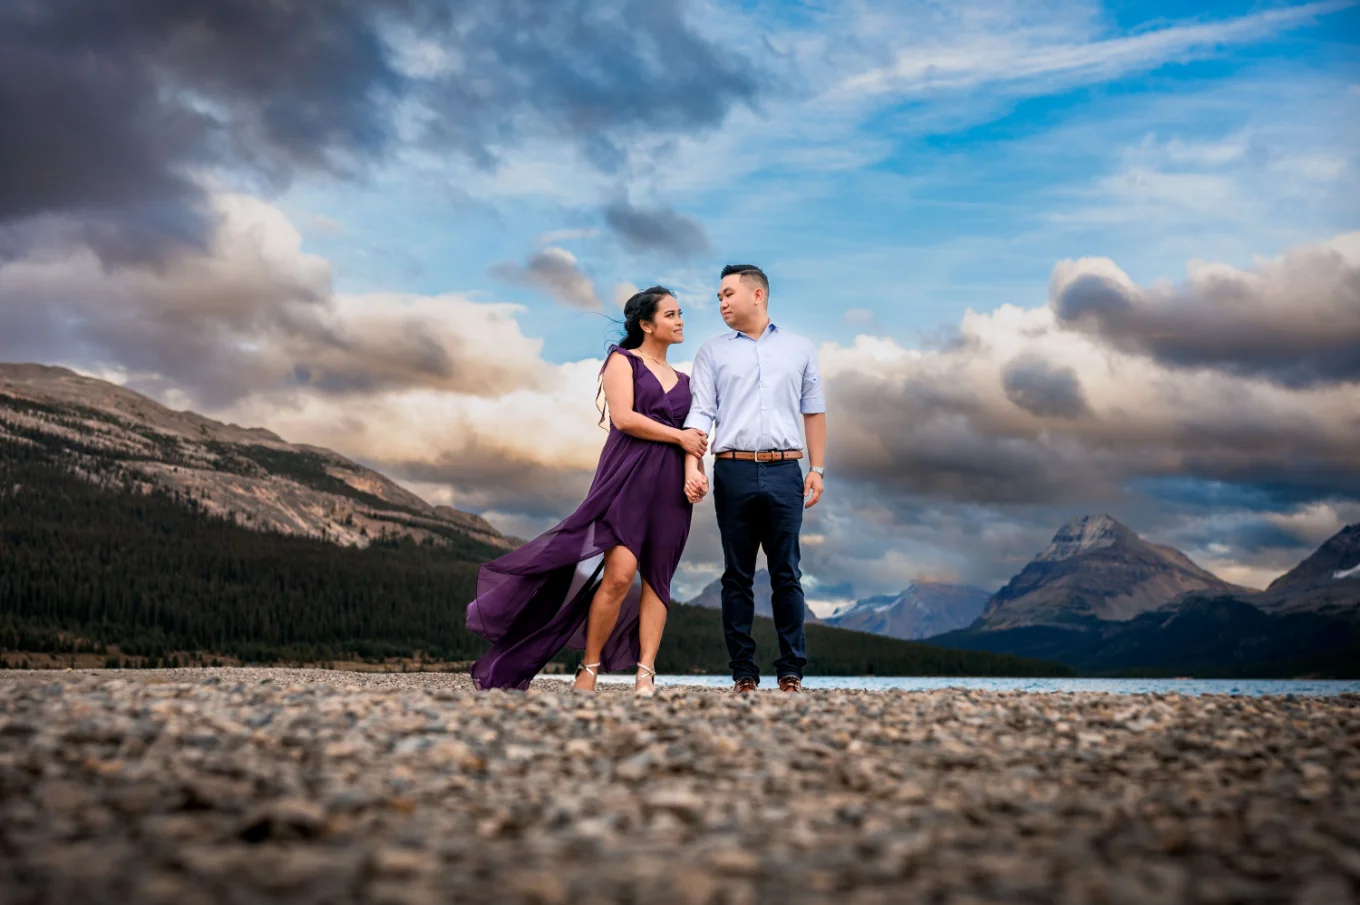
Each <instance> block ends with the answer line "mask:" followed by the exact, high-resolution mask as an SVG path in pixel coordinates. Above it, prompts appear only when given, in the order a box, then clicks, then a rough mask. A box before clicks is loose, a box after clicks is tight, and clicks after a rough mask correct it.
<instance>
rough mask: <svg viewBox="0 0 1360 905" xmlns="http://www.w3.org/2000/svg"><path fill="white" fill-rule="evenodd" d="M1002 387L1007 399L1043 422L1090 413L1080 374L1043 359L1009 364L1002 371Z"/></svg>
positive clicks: (1020, 360)
mask: <svg viewBox="0 0 1360 905" xmlns="http://www.w3.org/2000/svg"><path fill="white" fill-rule="evenodd" d="M1001 385H1002V388H1003V389H1004V390H1005V391H1006V398H1007V399H1009V400H1010V401H1011V402H1014V403H1015V404H1016V405H1018V406H1020V407H1021V408H1022V409H1024V410H1025V411H1027V412H1029V413H1030V414H1031V415H1038V416H1039V417H1041V418H1042V417H1045V416H1047V415H1055V416H1057V417H1059V418H1079V417H1081V416H1082V415H1085V414H1086V413H1087V412H1088V411H1089V409H1088V408H1087V405H1086V397H1085V396H1084V395H1083V394H1082V391H1081V379H1080V378H1079V377H1077V372H1076V371H1073V370H1072V369H1071V368H1060V367H1054V366H1053V365H1052V364H1050V363H1049V362H1047V361H1045V360H1044V359H1042V358H1036V357H1034V356H1021V357H1020V358H1017V359H1015V360H1014V361H1012V362H1010V363H1009V364H1007V365H1006V366H1005V367H1004V368H1003V369H1002V371H1001Z"/></svg>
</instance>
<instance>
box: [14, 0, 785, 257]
mask: <svg viewBox="0 0 1360 905" xmlns="http://www.w3.org/2000/svg"><path fill="white" fill-rule="evenodd" d="M687 6H688V4H687V3H684V2H682V0H614V2H607V3H598V2H589V0H563V2H559V3H553V4H550V5H547V6H545V5H544V4H541V3H536V2H531V0H454V2H442V0H367V2H364V0H354V2H352V0H316V2H311V3H276V2H271V0H220V2H215V3H210V4H201V3H200V4H194V3H190V4H185V3H177V2H173V0H130V2H125V3H117V4H108V3H103V2H98V0H17V2H11V3H6V4H4V5H3V6H0V110H4V111H5V125H4V129H3V130H0V256H10V257H13V256H15V255H18V254H22V253H23V250H24V249H25V248H29V247H33V246H34V245H37V244H41V243H43V242H44V241H63V242H76V243H77V244H81V245H84V246H86V247H89V248H91V249H93V250H94V251H96V252H97V253H98V254H99V255H100V256H101V257H103V258H105V259H106V260H113V261H123V260H148V259H161V258H163V257H164V256H165V255H167V254H172V253H174V249H176V248H179V247H182V246H191V247H198V248H203V247H206V245H207V243H208V242H209V241H210V240H211V237H212V234H213V224H212V215H213V209H212V206H211V204H210V202H209V198H208V196H207V194H206V192H205V190H204V188H203V178H202V177H203V174H204V173H206V172H209V171H213V170H223V171H226V172H228V173H230V174H233V178H241V177H243V176H244V177H245V178H247V179H251V180H254V181H258V182H261V183H264V184H268V185H272V186H279V185H282V184H284V183H285V182H287V181H288V180H289V179H290V178H291V177H292V176H293V175H294V174H296V173H298V172H300V171H321V172H327V173H336V174H354V173H357V172H360V171H362V170H363V168H364V167H365V165H366V164H367V163H369V162H371V161H373V160H375V159H378V158H379V157H381V156H382V155H383V154H384V152H386V151H387V150H388V149H389V148H390V147H391V145H392V143H393V142H394V140H396V138H397V136H398V134H399V133H400V134H401V135H402V136H403V137H404V139H405V140H408V141H412V142H418V143H428V144H430V145H431V146H433V147H436V148H440V149H446V148H447V149H453V150H455V151H457V152H460V153H462V154H464V155H466V156H467V157H469V158H471V159H473V160H475V161H476V162H478V163H479V164H480V165H481V166H483V167H490V166H493V165H494V164H495V163H496V161H497V159H498V156H499V154H500V152H501V150H503V149H505V148H508V147H512V146H514V145H515V144H516V143H517V142H520V141H524V140H529V139H551V140H555V141H558V142H568V143H570V144H571V145H572V146H573V147H575V148H578V149H580V150H582V151H583V152H584V153H585V155H586V157H587V159H589V160H591V161H593V162H594V163H595V164H596V165H597V166H599V167H604V168H613V167H615V166H617V165H618V164H619V162H620V161H621V154H620V152H619V150H618V148H619V143H620V141H622V140H624V139H627V138H630V137H631V133H632V132H633V131H634V130H645V131H646V132H648V133H649V134H652V135H664V134H667V133H680V132H683V133H687V134H688V133H693V132H694V131H696V130H702V129H704V128H706V127H711V126H713V125H715V124H717V123H718V122H720V121H721V120H722V119H723V117H724V116H725V115H726V113H727V111H728V110H729V109H731V107H732V106H733V105H735V104H739V103H744V102H749V101H751V100H752V99H754V98H755V97H756V95H757V92H758V89H759V85H758V82H757V79H756V76H755V75H754V69H753V67H752V65H751V64H750V63H749V62H748V61H747V60H745V59H743V58H742V56H741V55H740V54H737V53H734V52H733V51H732V50H731V49H730V48H727V47H723V48H719V47H718V46H717V45H715V44H714V43H712V42H711V41H709V40H708V39H707V38H705V37H703V36H701V35H700V34H699V33H698V32H697V31H696V29H695V27H694V26H693V25H692V23H691V22H690V21H689V20H688V19H687V18H686V8H687Z"/></svg>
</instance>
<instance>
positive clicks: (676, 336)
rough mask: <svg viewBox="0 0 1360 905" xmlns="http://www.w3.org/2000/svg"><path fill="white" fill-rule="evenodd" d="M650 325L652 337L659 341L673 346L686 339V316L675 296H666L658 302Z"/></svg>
mask: <svg viewBox="0 0 1360 905" xmlns="http://www.w3.org/2000/svg"><path fill="white" fill-rule="evenodd" d="M650 327H651V331H650V332H651V334H652V338H653V339H655V340H656V341H657V342H661V343H665V344H666V345H668V346H673V345H675V344H676V343H682V342H684V341H685V318H684V316H683V314H682V313H681V311H680V303H679V302H678V301H676V300H675V297H674V296H670V295H668V296H665V297H664V298H662V299H661V301H659V302H657V303H656V312H655V313H654V314H652V320H651V323H650Z"/></svg>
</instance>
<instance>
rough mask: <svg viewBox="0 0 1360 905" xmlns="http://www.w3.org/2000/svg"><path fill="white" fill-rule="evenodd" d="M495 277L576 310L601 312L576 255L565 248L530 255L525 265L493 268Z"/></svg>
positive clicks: (588, 279)
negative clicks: (537, 290) (529, 287)
mask: <svg viewBox="0 0 1360 905" xmlns="http://www.w3.org/2000/svg"><path fill="white" fill-rule="evenodd" d="M491 275H492V276H495V277H498V278H500V279H502V280H505V281H506V282H510V283H515V284H518V285H520V286H533V287H534V288H536V289H541V290H543V291H544V292H546V293H547V294H548V295H549V296H551V297H552V298H554V299H556V300H557V301H559V302H561V303H562V304H564V305H569V306H571V307H573V308H581V309H583V310H585V311H600V310H603V308H604V306H603V305H602V304H600V297H599V296H598V295H597V294H596V293H595V284H594V283H593V282H591V279H590V277H588V276H587V275H586V274H585V272H584V271H582V270H581V268H580V265H578V264H577V263H576V256H575V255H573V254H572V253H571V252H569V251H567V250H566V249H565V248H557V247H556V246H549V247H548V248H545V249H543V250H542V251H536V252H534V253H533V254H531V255H529V257H528V259H527V260H526V261H525V262H524V263H523V264H515V263H513V262H510V261H506V262H505V263H502V264H497V265H496V266H495V267H493V268H491Z"/></svg>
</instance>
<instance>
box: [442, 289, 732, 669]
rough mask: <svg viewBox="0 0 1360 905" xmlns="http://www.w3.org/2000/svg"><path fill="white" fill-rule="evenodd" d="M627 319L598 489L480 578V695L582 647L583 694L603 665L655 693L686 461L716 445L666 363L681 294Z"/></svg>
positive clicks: (647, 302) (608, 383)
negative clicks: (692, 422) (692, 419)
mask: <svg viewBox="0 0 1360 905" xmlns="http://www.w3.org/2000/svg"><path fill="white" fill-rule="evenodd" d="M624 321H625V323H624V337H623V339H622V341H620V342H619V344H618V345H617V346H611V347H610V349H609V354H608V355H607V356H606V358H605V364H604V368H603V369H601V372H600V374H601V378H600V382H601V386H602V389H603V392H604V397H605V403H606V406H607V408H606V415H605V416H604V417H608V419H609V420H610V422H611V425H610V430H609V439H608V440H606V441H605V444H604V449H603V451H601V453H600V464H599V466H598V467H597V468H596V470H595V481H594V483H592V484H591V487H590V493H589V494H587V495H586V498H585V501H584V502H583V503H581V505H580V506H579V507H578V508H577V510H576V511H575V512H574V513H572V514H571V515H570V516H568V517H567V519H566V520H565V521H563V522H562V523H561V524H559V525H558V526H557V527H555V528H553V529H552V530H550V531H549V532H548V533H547V534H544V535H542V536H541V537H538V538H536V539H534V540H532V541H530V542H529V543H527V544H525V545H524V546H523V547H520V548H519V549H518V550H516V551H514V552H513V553H509V554H506V555H505V556H502V557H501V558H500V559H497V560H495V561H493V562H489V563H487V564H486V565H484V566H482V568H481V571H480V572H479V573H478V576H477V599H476V600H474V601H472V603H471V604H469V605H468V612H467V624H468V628H470V629H471V630H472V631H474V632H476V633H477V634H479V635H481V636H482V637H484V638H486V639H487V640H489V641H491V642H492V648H491V650H490V651H489V652H488V653H487V654H486V656H484V657H482V658H481V659H480V660H478V661H477V662H476V663H475V664H473V667H472V677H473V680H474V681H475V682H476V684H477V687H478V688H520V689H524V688H528V687H529V682H530V680H531V679H533V677H534V676H535V675H536V674H537V673H538V671H539V670H540V669H542V668H543V666H544V664H546V663H547V662H548V661H549V660H550V659H552V658H553V657H554V656H555V655H556V654H557V652H558V651H560V650H561V649H562V648H564V647H573V648H580V647H584V648H585V659H584V660H582V663H581V666H580V667H579V668H578V669H577V670H576V684H575V687H576V688H577V689H580V690H582V691H594V689H595V679H596V677H597V676H598V675H599V672H600V670H601V669H604V670H616V669H626V668H628V667H631V666H634V665H636V666H637V672H638V674H637V680H636V683H635V690H636V691H637V693H639V694H642V695H650V694H652V693H654V691H655V686H654V684H653V681H652V680H653V678H654V677H655V676H656V669H655V667H656V652H657V649H658V648H659V647H660V645H661V631H662V629H663V628H665V625H666V613H667V607H669V606H670V587H671V576H672V575H674V574H675V567H676V565H678V564H679V562H680V554H681V553H682V552H683V551H684V549H685V540H686V539H687V538H688V537H689V523H690V514H691V509H692V504H693V503H694V502H697V497H698V495H699V493H698V491H697V489H696V490H695V491H694V492H693V493H692V494H691V493H690V492H688V491H686V489H685V487H684V483H685V455H686V454H689V455H692V456H697V457H702V456H703V454H704V452H705V450H706V449H707V446H708V438H707V437H706V436H705V435H704V433H703V432H702V431H698V430H684V429H682V425H683V424H684V423H685V416H686V415H687V414H689V405H690V393H689V377H688V376H687V375H685V374H681V373H678V372H677V371H676V370H675V369H674V368H672V367H671V366H670V365H669V364H667V363H666V352H667V350H668V349H669V348H670V347H671V346H673V345H675V344H676V343H679V342H683V341H684V338H685V323H684V320H683V319H682V318H681V312H680V305H679V303H678V302H676V300H675V296H674V295H673V294H672V293H671V291H670V290H669V289H666V288H664V287H662V286H653V287H652V288H651V289H644V290H643V291H642V292H639V293H637V294H636V295H634V296H633V297H632V298H630V299H629V300H628V303H627V304H626V305H625V306H624ZM604 417H602V418H601V424H603V423H604ZM639 571H640V572H641V574H642V582H641V587H640V588H634V578H635V576H637V574H638V573H639Z"/></svg>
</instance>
